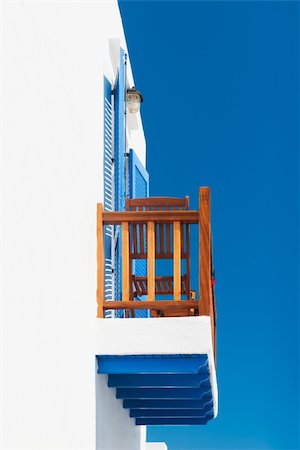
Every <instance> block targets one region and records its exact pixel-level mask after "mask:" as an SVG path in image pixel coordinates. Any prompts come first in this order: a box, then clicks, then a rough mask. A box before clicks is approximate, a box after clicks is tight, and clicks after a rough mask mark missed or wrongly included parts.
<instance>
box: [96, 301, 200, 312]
mask: <svg viewBox="0 0 300 450" xmlns="http://www.w3.org/2000/svg"><path fill="white" fill-rule="evenodd" d="M192 308H194V309H197V308H198V300H179V301H175V300H155V301H151V300H146V301H142V302H139V301H133V302H132V301H128V302H117V301H106V302H105V303H104V309H151V310H162V311H165V310H167V309H169V310H174V309H175V310H180V309H192Z"/></svg>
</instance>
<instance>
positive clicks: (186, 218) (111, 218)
mask: <svg viewBox="0 0 300 450" xmlns="http://www.w3.org/2000/svg"><path fill="white" fill-rule="evenodd" d="M174 220H179V221H180V222H182V223H190V224H192V223H194V224H197V223H198V222H199V212H198V211H193V210H188V211H184V210H172V211H168V210H164V211H155V210H154V211H113V212H110V211H105V212H104V213H103V223H104V224H105V225H109V224H111V225H119V224H120V223H121V222H131V223H147V222H148V221H154V222H156V223H170V222H174Z"/></svg>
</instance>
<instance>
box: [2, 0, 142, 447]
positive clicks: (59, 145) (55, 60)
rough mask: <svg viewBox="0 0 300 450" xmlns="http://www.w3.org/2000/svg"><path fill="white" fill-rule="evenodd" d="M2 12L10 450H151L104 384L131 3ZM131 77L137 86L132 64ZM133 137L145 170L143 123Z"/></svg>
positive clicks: (5, 411)
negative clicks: (113, 91) (101, 311)
mask: <svg viewBox="0 0 300 450" xmlns="http://www.w3.org/2000/svg"><path fill="white" fill-rule="evenodd" d="M1 15H2V17H3V21H2V40H1V41H2V44H1V50H2V64H3V96H2V100H3V101H1V104H2V108H3V109H2V113H3V122H2V123H3V129H2V132H3V133H2V136H3V145H2V150H3V163H4V165H3V168H4V169H3V173H2V175H3V182H4V183H3V193H4V209H3V213H4V214H3V221H2V223H3V234H2V236H3V244H2V246H3V247H2V248H3V252H2V258H3V273H4V281H3V286H2V296H1V297H2V315H1V317H2V326H1V329H2V333H3V334H2V337H3V341H2V346H1V361H2V366H1V379H2V389H1V402H0V404H1V419H2V423H3V426H1V427H0V429H1V430H0V434H1V441H0V442H1V444H0V446H1V449H3V450H4V449H5V450H21V449H22V450H23V449H24V450H25V449H26V450H35V449H36V450H44V449H45V450H46V449H49V450H50V449H51V450H54V449H57V450H61V449H64V450H68V449H69V450H74V449H82V450H87V449H94V448H96V434H97V436H98V441H97V448H99V449H100V448H101V449H102V448H103V449H112V450H117V449H127V448H128V449H130V450H132V449H140V448H141V443H143V442H144V441H145V430H144V427H136V426H135V424H134V420H133V419H130V418H129V416H128V414H127V412H126V411H125V410H123V409H122V408H121V407H120V405H119V403H121V402H120V401H117V400H116V399H115V396H114V395H113V392H111V390H108V388H106V387H105V388H103V389H102V391H103V392H102V399H98V400H97V398H96V383H95V381H96V380H95V336H96V323H95V317H96V300H95V292H96V204H97V202H103V200H104V198H103V160H104V153H103V152H104V111H105V108H104V102H105V100H104V97H105V89H104V77H105V78H106V80H108V82H109V83H111V85H112V86H114V83H115V81H116V77H117V73H118V69H119V64H120V61H119V55H120V49H121V48H122V49H123V50H124V54H125V53H126V54H127V55H128V51H127V47H126V42H125V38H124V32H123V27H122V21H121V17H120V12H119V8H118V4H117V2H116V1H108V2H102V1H99V2H88V3H84V2H81V3H78V2H61V3H58V2H57V3H56V2H52V3H48V2H40V3H34V2H7V3H4V4H2V5H1ZM126 72H127V75H126V76H127V80H128V83H129V84H130V85H133V78H132V72H131V67H130V61H129V58H128V59H127V69H126ZM126 140H127V145H128V146H129V145H130V146H131V147H133V148H134V149H135V152H136V154H137V155H138V156H139V158H140V160H141V161H142V162H143V164H144V163H145V139H144V134H143V128H142V123H141V119H140V117H139V115H137V116H135V117H134V118H133V119H132V123H127V138H126ZM106 390H107V392H105V391H106ZM97 393H98V395H99V389H98V391H97ZM97 402H98V403H97ZM96 403H97V408H98V420H99V422H100V423H96ZM117 423H118V426H117V425H116V424H117ZM96 429H97V430H98V432H97V433H96Z"/></svg>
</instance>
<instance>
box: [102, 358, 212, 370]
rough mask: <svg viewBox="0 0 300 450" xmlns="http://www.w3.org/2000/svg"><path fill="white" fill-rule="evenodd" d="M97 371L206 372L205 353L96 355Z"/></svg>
mask: <svg viewBox="0 0 300 450" xmlns="http://www.w3.org/2000/svg"><path fill="white" fill-rule="evenodd" d="M97 359H98V373H106V374H125V373H128V374H130V373H131V374H136V373H140V374H141V373H144V374H147V373H148V374H150V373H157V374H162V373H165V374H168V373H169V374H171V373H174V374H176V373H178V374H184V373H186V374H191V373H200V371H201V369H202V372H204V373H207V370H208V359H207V355H124V356H119V355H104V356H102V355H101V356H97Z"/></svg>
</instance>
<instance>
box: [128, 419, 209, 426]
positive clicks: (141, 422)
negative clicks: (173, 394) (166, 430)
mask: <svg viewBox="0 0 300 450" xmlns="http://www.w3.org/2000/svg"><path fill="white" fill-rule="evenodd" d="M212 418H213V417H210V418H206V419H200V418H198V417H155V418H154V417H142V418H140V419H135V424H136V425H206V424H207V422H208V420H211V419H212Z"/></svg>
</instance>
